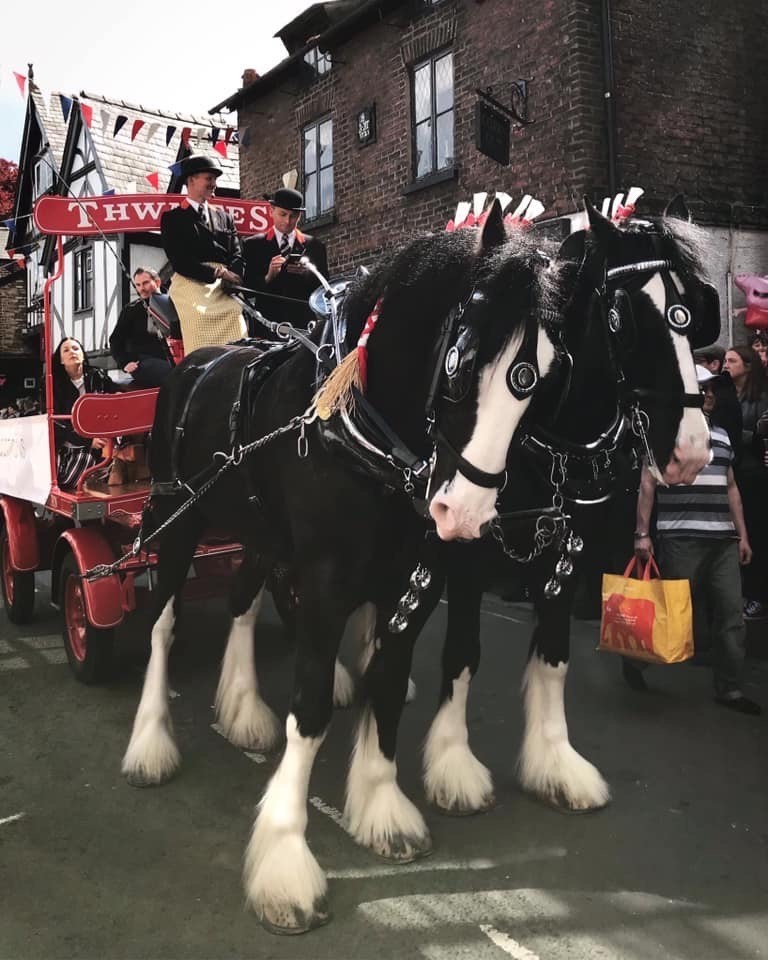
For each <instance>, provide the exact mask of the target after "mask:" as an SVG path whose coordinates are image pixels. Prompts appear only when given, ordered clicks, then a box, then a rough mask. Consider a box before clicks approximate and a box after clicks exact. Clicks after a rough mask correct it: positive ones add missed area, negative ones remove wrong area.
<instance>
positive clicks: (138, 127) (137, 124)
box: [131, 120, 144, 142]
mask: <svg viewBox="0 0 768 960" xmlns="http://www.w3.org/2000/svg"><path fill="white" fill-rule="evenodd" d="M143 126H144V121H143V120H134V121H133V126H132V127H131V142H133V141H134V140H135V139H136V134H137V133H138V132H139V130H141V128H142V127H143Z"/></svg>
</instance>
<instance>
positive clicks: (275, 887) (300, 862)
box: [243, 713, 327, 926]
mask: <svg viewBox="0 0 768 960" xmlns="http://www.w3.org/2000/svg"><path fill="white" fill-rule="evenodd" d="M285 737H286V746H285V753H284V754H283V759H282V760H281V761H280V766H279V767H278V768H277V770H276V771H275V774H274V776H273V777H272V779H271V780H270V781H269V784H268V785H267V789H266V791H265V792H264V797H263V799H262V801H261V803H260V804H259V809H258V814H257V817H256V822H255V823H254V825H253V832H252V833H251V839H250V842H249V843H248V848H247V850H246V853H245V867H244V870H243V881H244V884H245V894H246V897H247V899H248V902H249V903H250V904H251V906H252V907H253V908H254V910H255V911H256V913H257V914H258V915H259V917H265V916H266V917H267V918H269V919H270V920H271V921H272V922H275V917H278V918H279V917H280V916H282V915H286V916H288V917H290V916H291V915H292V914H295V913H299V914H305V915H311V914H312V913H313V912H314V911H315V909H316V908H317V906H318V903H319V901H321V900H322V898H323V897H324V895H325V892H326V888H327V883H326V880H325V875H324V873H323V871H322V870H321V869H320V865H319V864H318V862H317V860H315V858H314V856H313V855H312V853H311V851H310V849H309V847H308V846H307V841H306V838H305V833H306V829H307V794H308V789H309V776H310V773H311V772H312V764H313V763H314V760H315V756H316V755H317V751H318V750H319V749H320V745H321V743H322V742H323V738H322V737H302V736H301V734H300V733H299V730H298V726H297V724H296V717H295V716H294V715H293V714H292V713H291V714H289V715H288V718H287V719H286V722H285ZM285 925H286V926H288V925H289V924H288V923H286V924H285Z"/></svg>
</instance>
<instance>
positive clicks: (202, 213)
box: [197, 203, 208, 227]
mask: <svg viewBox="0 0 768 960" xmlns="http://www.w3.org/2000/svg"><path fill="white" fill-rule="evenodd" d="M197 215H198V217H200V223H202V225H203V226H204V227H207V226H208V208H207V207H206V205H205V204H204V203H201V204H200V205H199V206H198V208H197Z"/></svg>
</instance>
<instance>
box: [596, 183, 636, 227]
mask: <svg viewBox="0 0 768 960" xmlns="http://www.w3.org/2000/svg"><path fill="white" fill-rule="evenodd" d="M644 193H645V191H644V190H643V189H642V187H630V190H629V193H628V194H627V199H626V203H625V202H624V194H623V193H617V194H616V196H615V197H614V198H613V203H611V200H610V197H606V198H605V200H604V201H603V208H604V209H605V216H607V215H608V208H610V211H611V220H613V222H614V223H621V221H622V220H630V219H631V218H632V217H633V216H634V215H635V209H636V208H635V205H636V203H637V201H638V200H639V199H640V197H642V195H643V194H644Z"/></svg>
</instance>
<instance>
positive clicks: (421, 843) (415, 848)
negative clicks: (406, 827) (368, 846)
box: [372, 834, 432, 863]
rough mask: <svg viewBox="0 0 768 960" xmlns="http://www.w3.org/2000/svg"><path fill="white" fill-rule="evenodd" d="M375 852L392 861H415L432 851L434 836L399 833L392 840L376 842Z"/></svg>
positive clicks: (373, 848)
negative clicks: (413, 835)
mask: <svg viewBox="0 0 768 960" xmlns="http://www.w3.org/2000/svg"><path fill="white" fill-rule="evenodd" d="M372 850H373V852H374V853H375V854H376V855H377V856H379V857H381V858H382V859H384V860H387V861H389V862H390V863H413V861H414V860H420V859H421V858H422V857H428V856H429V855H430V854H431V853H432V837H431V836H430V835H429V834H426V836H423V837H409V836H406V835H405V834H397V835H395V836H393V837H392V838H391V839H390V840H382V841H381V842H380V843H378V844H376V843H374V845H373V847H372Z"/></svg>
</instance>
